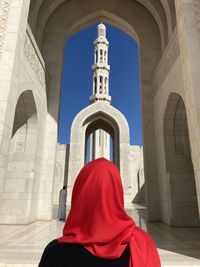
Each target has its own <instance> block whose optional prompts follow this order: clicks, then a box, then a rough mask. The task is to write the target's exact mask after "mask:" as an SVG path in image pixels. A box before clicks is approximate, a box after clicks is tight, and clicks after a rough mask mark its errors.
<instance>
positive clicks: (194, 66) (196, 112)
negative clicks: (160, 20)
mask: <svg viewBox="0 0 200 267" xmlns="http://www.w3.org/2000/svg"><path fill="white" fill-rule="evenodd" d="M175 4H176V15H177V24H178V25H177V26H178V36H179V43H180V55H181V63H182V64H181V65H182V71H183V77H184V90H185V95H186V103H185V104H186V113H187V120H188V130H189V138H190V146H191V154H192V162H193V165H194V170H195V182H196V188H197V198H198V205H199V212H200V120H199V118H200V1H199V0H176V1H175Z"/></svg>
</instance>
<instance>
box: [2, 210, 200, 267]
mask: <svg viewBox="0 0 200 267" xmlns="http://www.w3.org/2000/svg"><path fill="white" fill-rule="evenodd" d="M126 209H127V211H128V213H129V214H130V215H131V217H132V218H133V219H134V220H135V221H136V223H137V225H138V226H141V227H142V228H143V229H144V230H147V231H148V232H149V233H150V234H151V235H152V236H153V238H154V240H155V242H156V244H157V247H158V250H159V254H160V257H161V261H162V266H167V267H169V266H170V267H175V266H179V267H180V266H183V267H200V229H199V228H182V227H181V228H180V227H179V228H177V227H176V228H170V227H168V226H167V225H164V224H161V223H146V220H145V213H146V209H145V207H143V206H139V205H134V207H133V206H129V207H127V208H126ZM63 226H64V223H63V222H60V221H57V220H55V219H53V220H52V221H38V222H35V223H31V224H29V225H0V267H37V266H38V262H39V259H40V257H41V254H42V251H43V249H44V247H45V246H46V244H47V243H48V242H49V241H50V240H52V239H54V238H56V237H58V236H60V234H61V232H62V228H63Z"/></svg>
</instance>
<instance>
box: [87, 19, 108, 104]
mask: <svg viewBox="0 0 200 267" xmlns="http://www.w3.org/2000/svg"><path fill="white" fill-rule="evenodd" d="M97 33H98V35H97V38H96V40H95V41H94V64H93V65H92V71H93V94H92V95H91V96H90V102H91V103H94V102H96V101H106V102H108V103H110V102H111V96H109V72H110V66H109V65H108V46H109V42H108V40H107V39H106V26H105V25H104V24H103V23H102V22H101V23H100V24H99V25H98V26H97Z"/></svg>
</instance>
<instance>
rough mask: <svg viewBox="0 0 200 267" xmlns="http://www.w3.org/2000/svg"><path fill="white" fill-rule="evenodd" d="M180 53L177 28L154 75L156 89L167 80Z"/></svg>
mask: <svg viewBox="0 0 200 267" xmlns="http://www.w3.org/2000/svg"><path fill="white" fill-rule="evenodd" d="M179 54H180V47H179V41H178V31H177V29H175V30H174V32H173V35H172V38H171V40H170V42H169V44H168V46H167V47H166V49H165V51H164V53H163V55H162V57H161V60H160V62H159V64H158V66H157V68H156V70H155V72H154V75H153V86H154V90H155V91H157V90H158V88H159V87H160V86H161V84H162V83H163V81H164V80H165V78H166V76H167V74H168V73H169V71H170V69H171V67H172V66H173V64H174V62H175V61H176V59H177V58H178V56H179Z"/></svg>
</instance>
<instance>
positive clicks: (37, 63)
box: [24, 33, 46, 88]
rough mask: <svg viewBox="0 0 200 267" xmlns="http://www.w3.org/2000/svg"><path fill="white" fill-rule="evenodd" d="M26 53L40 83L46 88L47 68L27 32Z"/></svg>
mask: <svg viewBox="0 0 200 267" xmlns="http://www.w3.org/2000/svg"><path fill="white" fill-rule="evenodd" d="M24 54H25V56H26V58H27V60H28V62H29V64H30V66H31V67H32V69H33V71H34V73H35V74H36V76H37V78H38V80H39V82H40V84H41V85H42V87H43V88H45V85H46V83H45V68H44V66H43V64H42V62H41V60H40V59H39V56H38V54H37V50H36V49H35V47H34V45H33V42H32V41H31V39H30V37H29V35H28V33H26V36H25V42H24Z"/></svg>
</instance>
